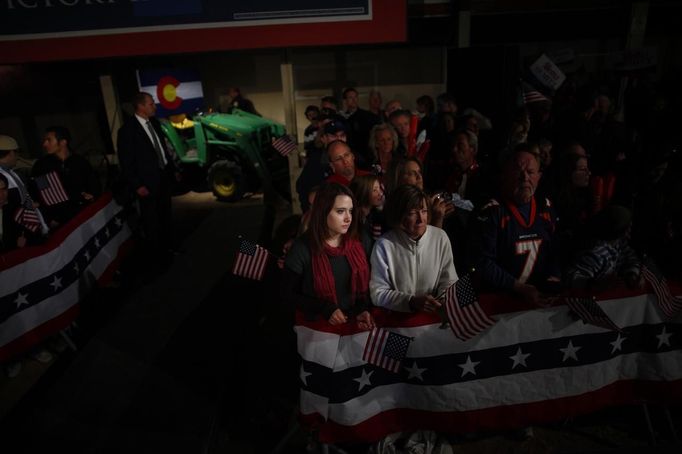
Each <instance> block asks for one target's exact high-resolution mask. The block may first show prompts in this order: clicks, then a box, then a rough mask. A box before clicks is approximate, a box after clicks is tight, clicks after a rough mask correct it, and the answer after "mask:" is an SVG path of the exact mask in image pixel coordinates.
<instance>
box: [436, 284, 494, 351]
mask: <svg viewBox="0 0 682 454" xmlns="http://www.w3.org/2000/svg"><path fill="white" fill-rule="evenodd" d="M445 311H446V313H447V316H448V321H449V322H450V328H451V329H452V332H453V333H454V334H455V337H457V338H458V339H461V340H463V341H466V340H469V339H471V338H472V337H474V336H476V335H477V334H479V333H481V332H483V331H485V330H486V329H488V328H490V327H491V326H493V325H494V324H495V323H496V322H495V320H493V319H492V318H490V316H488V314H486V313H485V311H484V310H483V308H482V307H481V305H480V304H479V303H478V299H477V296H476V292H475V290H474V286H473V283H472V281H471V273H469V274H467V275H466V276H464V277H462V278H460V279H459V280H458V281H457V282H455V283H454V284H453V285H451V286H450V288H448V289H447V291H446V293H445Z"/></svg>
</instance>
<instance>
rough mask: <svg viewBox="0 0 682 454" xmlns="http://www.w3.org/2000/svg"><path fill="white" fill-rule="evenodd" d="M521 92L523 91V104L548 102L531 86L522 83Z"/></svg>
mask: <svg viewBox="0 0 682 454" xmlns="http://www.w3.org/2000/svg"><path fill="white" fill-rule="evenodd" d="M521 84H522V91H523V103H524V104H530V103H533V102H540V101H549V99H548V98H547V97H546V96H545V95H543V94H542V93H540V91H538V90H537V89H536V88H535V87H533V86H532V85H530V84H528V83H526V82H522V83H521Z"/></svg>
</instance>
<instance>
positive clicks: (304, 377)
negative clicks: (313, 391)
mask: <svg viewBox="0 0 682 454" xmlns="http://www.w3.org/2000/svg"><path fill="white" fill-rule="evenodd" d="M311 375H312V373H310V372H306V370H305V369H304V368H303V366H301V374H300V377H301V381H302V382H303V384H304V385H306V386H308V377H310V376H311Z"/></svg>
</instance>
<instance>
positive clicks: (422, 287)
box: [369, 225, 457, 312]
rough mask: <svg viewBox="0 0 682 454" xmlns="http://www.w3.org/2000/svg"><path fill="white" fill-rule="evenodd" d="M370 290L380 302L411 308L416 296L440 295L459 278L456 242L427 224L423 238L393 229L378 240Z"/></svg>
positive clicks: (404, 308)
mask: <svg viewBox="0 0 682 454" xmlns="http://www.w3.org/2000/svg"><path fill="white" fill-rule="evenodd" d="M370 261H371V265H372V277H371V280H370V282H369V293H370V296H371V298H372V302H373V303H374V305H376V306H380V307H385V308H386V309H391V310H394V311H401V312H410V306H409V303H410V298H412V296H421V295H432V296H435V297H438V296H440V295H441V294H442V293H443V292H444V291H445V290H446V289H447V288H448V287H450V286H451V285H452V284H454V283H455V282H457V272H456V271H455V264H454V261H453V258H452V246H451V245H450V240H449V239H448V236H447V235H446V233H445V232H444V231H443V230H442V229H439V228H438V227H433V226H431V225H429V226H427V228H426V232H425V233H424V235H423V236H422V237H421V238H420V239H419V240H416V241H415V240H412V239H410V238H409V237H408V236H407V234H406V233H405V232H403V231H402V230H400V229H393V230H391V231H390V232H388V233H386V234H385V235H384V236H382V237H381V238H379V239H378V240H377V241H376V243H375V244H374V248H373V249H372V257H371V260H370Z"/></svg>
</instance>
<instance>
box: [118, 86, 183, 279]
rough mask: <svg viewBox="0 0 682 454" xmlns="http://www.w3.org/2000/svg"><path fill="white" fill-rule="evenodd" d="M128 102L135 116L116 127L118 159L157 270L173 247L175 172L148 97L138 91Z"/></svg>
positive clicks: (165, 261) (176, 176) (169, 256)
mask: <svg viewBox="0 0 682 454" xmlns="http://www.w3.org/2000/svg"><path fill="white" fill-rule="evenodd" d="M132 103H133V106H134V108H135V115H134V116H133V117H132V118H130V120H129V121H127V122H126V123H125V124H124V125H123V126H122V127H121V129H119V130H118V158H119V162H120V166H121V172H122V174H123V177H124V179H125V182H126V187H127V189H128V190H129V191H130V192H131V193H133V196H134V198H135V200H136V201H137V202H138V206H139V212H140V226H141V229H142V232H141V233H142V235H143V237H144V243H143V247H145V248H146V249H147V251H146V252H147V254H145V256H147V257H153V258H155V259H156V260H155V262H154V263H152V264H151V266H152V267H154V268H156V269H155V270H153V271H160V268H162V267H163V266H165V265H167V264H168V263H169V262H170V258H171V255H172V250H173V249H172V228H171V225H172V223H171V222H172V214H171V191H172V183H173V180H174V179H176V178H179V173H178V169H177V168H176V166H175V163H174V162H173V159H172V156H171V154H170V153H169V152H168V150H167V149H166V145H165V141H164V140H163V137H164V136H163V132H162V131H161V126H160V124H159V121H158V120H157V119H156V118H154V115H155V114H156V104H155V103H154V99H153V98H152V96H151V95H150V94H149V93H145V92H139V93H137V94H135V96H134V97H133V100H132Z"/></svg>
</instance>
